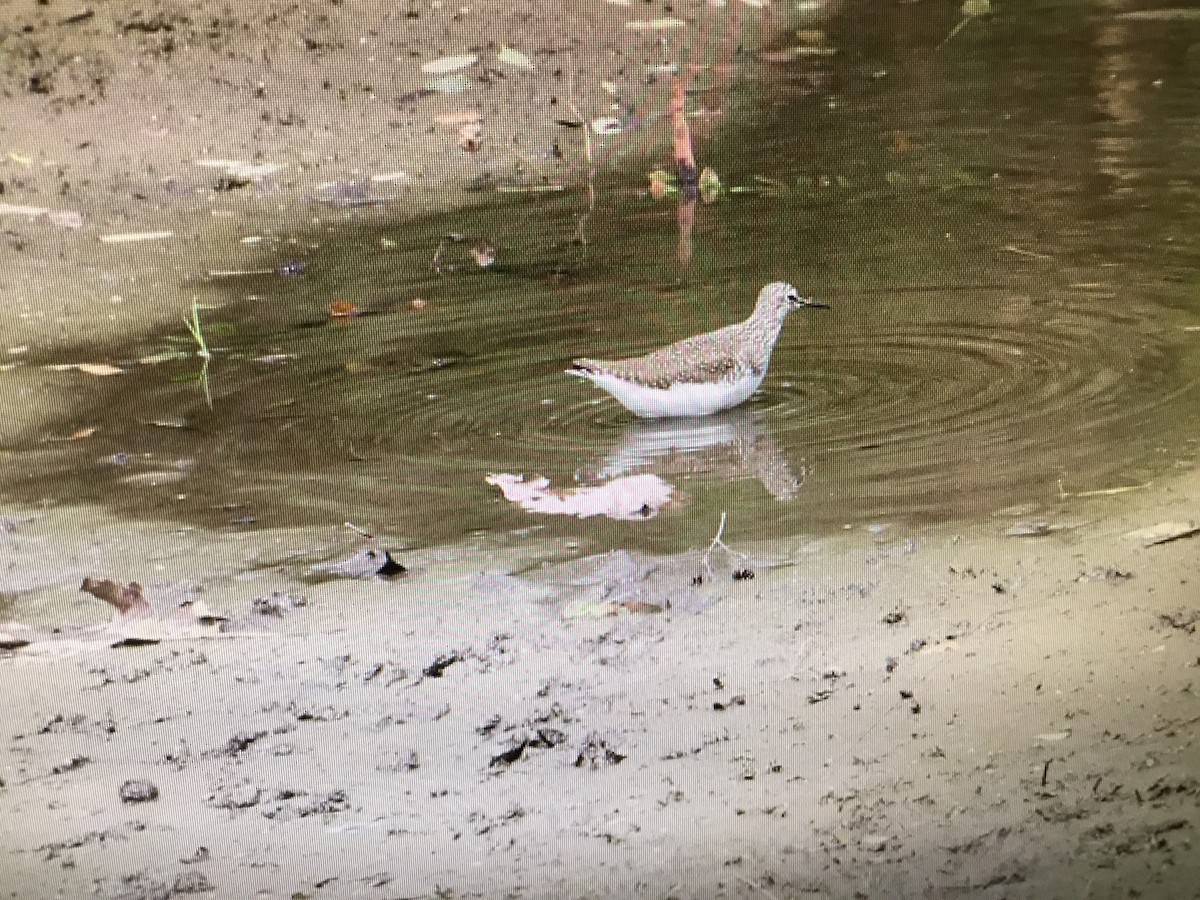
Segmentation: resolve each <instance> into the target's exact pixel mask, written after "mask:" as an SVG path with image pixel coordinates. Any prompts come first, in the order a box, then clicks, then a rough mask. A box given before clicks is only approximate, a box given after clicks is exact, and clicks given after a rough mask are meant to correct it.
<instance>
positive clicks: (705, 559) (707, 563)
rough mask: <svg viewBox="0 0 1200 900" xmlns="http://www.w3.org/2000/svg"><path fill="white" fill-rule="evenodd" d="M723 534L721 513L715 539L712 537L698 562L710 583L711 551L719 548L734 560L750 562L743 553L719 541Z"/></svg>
mask: <svg viewBox="0 0 1200 900" xmlns="http://www.w3.org/2000/svg"><path fill="white" fill-rule="evenodd" d="M724 534H725V513H724V512H722V513H721V524H720V525H718V526H717V535H716V537H714V538H713V539H712V543H711V544H709V545H708V549H707V550H705V551H704V554H703V555H702V556H701V557H700V562H701V563H703V564H704V572H705V574H706V575H708V578H709V580H710V581H711V580H712V577H713V570H712V554H713V551H714V550H716V549H717V548H718V547H720V548H721V549H722V550H724V551H725V552H726V553H728V554H729V555H730V556H731V557H733V558H734V559H741V560H744V561H746V562H749V561H750V557H749V556H747V555H746V554H745V553H739V552H738V551H736V550H734V549H733V548H732V547H730V546H729V545H728V544H726V543H725V542H724V541H723V540H721V536H722V535H724Z"/></svg>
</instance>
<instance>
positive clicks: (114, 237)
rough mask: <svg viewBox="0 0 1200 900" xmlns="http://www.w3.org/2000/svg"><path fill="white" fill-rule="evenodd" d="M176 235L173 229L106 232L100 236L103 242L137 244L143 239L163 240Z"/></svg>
mask: <svg viewBox="0 0 1200 900" xmlns="http://www.w3.org/2000/svg"><path fill="white" fill-rule="evenodd" d="M170 237H175V232H173V231H131V232H126V233H125V234H106V235H102V236H101V238H100V243H102V244H135V243H140V242H141V241H162V240H165V239H167V238H170Z"/></svg>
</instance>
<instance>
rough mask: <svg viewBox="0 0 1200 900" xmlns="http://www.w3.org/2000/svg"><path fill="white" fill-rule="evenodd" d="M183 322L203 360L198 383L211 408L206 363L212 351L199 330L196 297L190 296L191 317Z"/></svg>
mask: <svg viewBox="0 0 1200 900" xmlns="http://www.w3.org/2000/svg"><path fill="white" fill-rule="evenodd" d="M183 324H184V325H186V326H187V330H188V332H189V333H190V334H191V336H192V340H194V341H195V342H196V347H197V348H198V349H197V350H196V355H197V356H199V357H200V358H201V359H202V360H204V364H203V365H202V366H201V367H200V385H201V387H203V388H204V401H205V403H207V404H208V408H209V409H212V405H213V402H212V391H211V390H210V389H209V386H208V364H209V362H210V361H211V360H212V351H211V350H209V349H208V343H207V342H206V341H205V340H204V332H203V331H201V330H200V304H199V302H197V300H196V298H194V297H193V298H192V317H191V319H184V320H183Z"/></svg>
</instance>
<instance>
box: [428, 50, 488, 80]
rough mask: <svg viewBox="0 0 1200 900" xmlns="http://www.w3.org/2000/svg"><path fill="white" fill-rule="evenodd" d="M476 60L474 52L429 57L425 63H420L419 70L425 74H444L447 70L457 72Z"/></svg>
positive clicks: (477, 58)
mask: <svg viewBox="0 0 1200 900" xmlns="http://www.w3.org/2000/svg"><path fill="white" fill-rule="evenodd" d="M478 61H479V57H478V56H476V55H475V54H474V53H463V54H461V55H459V56H443V57H441V58H440V59H431V60H430V61H429V62H427V63H422V64H421V71H422V72H424V73H425V74H426V75H445V74H447V73H448V72H457V71H458V70H459V69H465V68H467V67H468V66H473V65H475V63H476V62H478Z"/></svg>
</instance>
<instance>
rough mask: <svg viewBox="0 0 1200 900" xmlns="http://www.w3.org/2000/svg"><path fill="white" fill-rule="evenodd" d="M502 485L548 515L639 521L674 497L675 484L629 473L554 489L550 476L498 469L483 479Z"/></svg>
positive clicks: (525, 505) (513, 497)
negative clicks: (586, 484) (527, 477)
mask: <svg viewBox="0 0 1200 900" xmlns="http://www.w3.org/2000/svg"><path fill="white" fill-rule="evenodd" d="M484 480H485V481H486V482H487V483H488V484H491V485H495V486H496V487H498V488H500V491H501V493H503V494H504V499H506V500H508V501H510V502H512V503H516V504H517V505H518V506H520V507H521V508H522V509H525V510H528V511H529V512H536V513H544V514H547V515H559V516H578V517H579V518H581V519H586V518H589V517H591V516H606V517H608V518H610V519H624V520H632V521H637V520H641V519H649V518H652V517H653V516H655V515H657V514H658V511H659V510H660V509H661V508H662V507H664V506H666V505H667V503H669V502H670V500H671V494H672V493H673V492H674V487H673V486H672V485H671V483H670V482H667V481H664V480H663V479H661V478H659V477H658V476H657V475H649V474H645V475H628V476H625V477H622V478H614V479H613V480H611V481H606V482H605V483H604V484H601V485H596V486H589V487H579V488H571V489H569V490H555V489H553V488H551V487H550V481H549V479H547V478H534V479H532V480H530V481H526V480H525V476H524V475H510V474H508V473H499V474H495V475H489V476H488V477H487V478H486V479H484Z"/></svg>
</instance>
